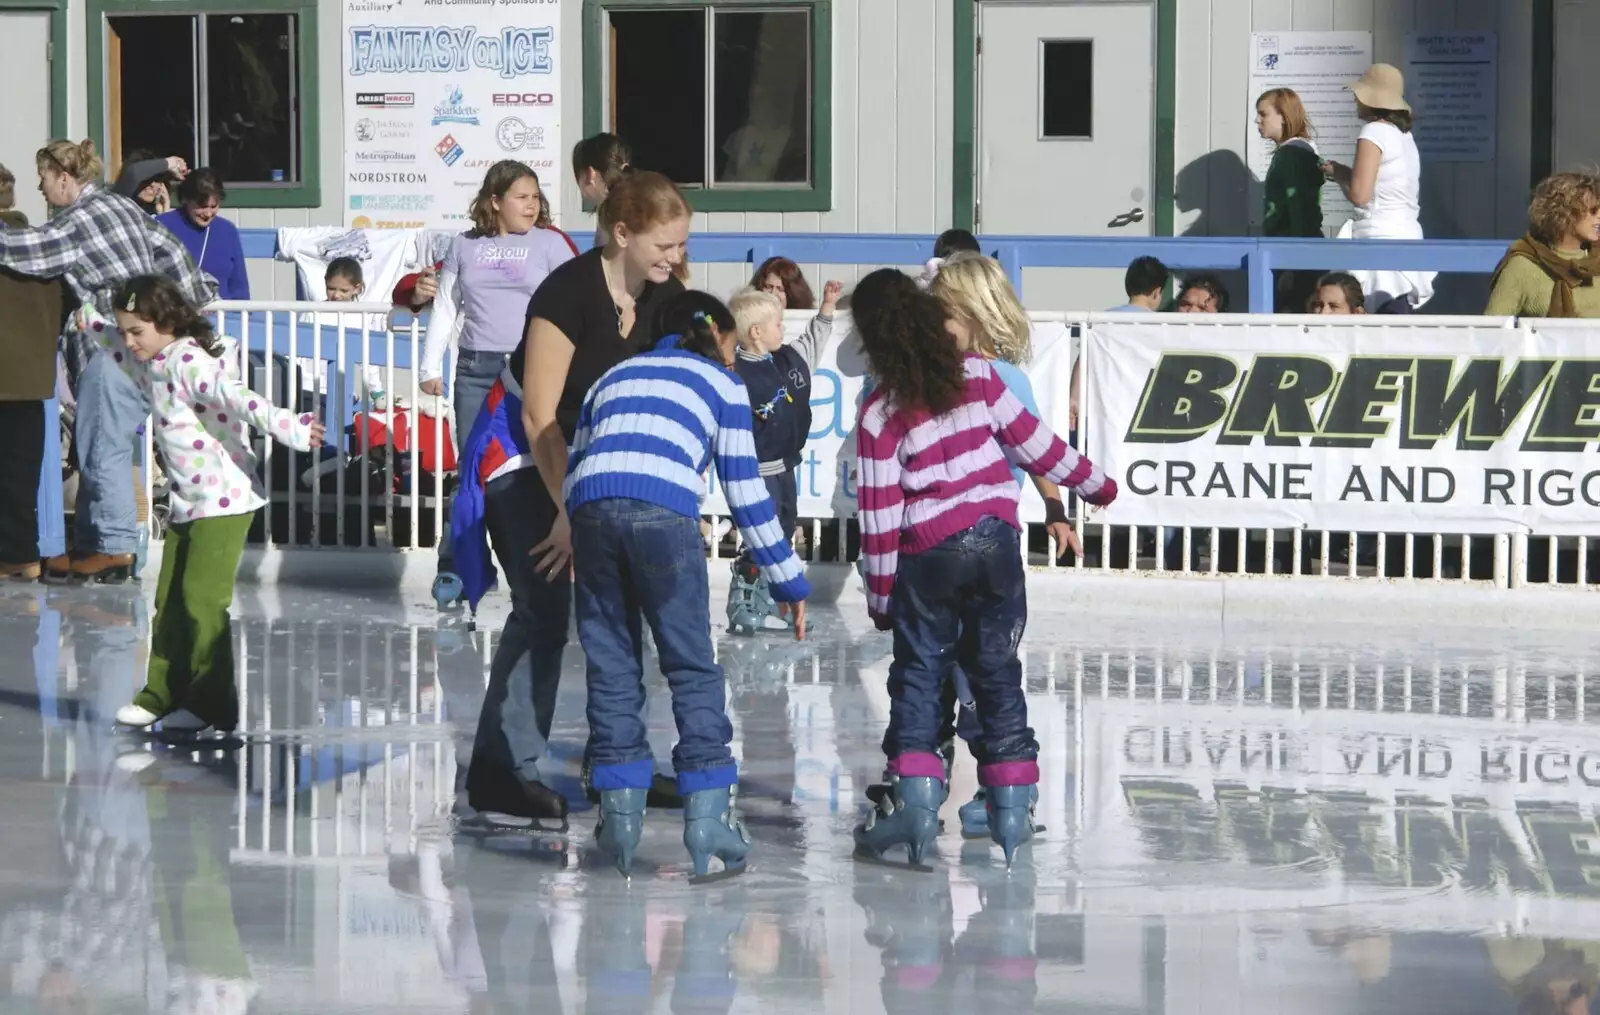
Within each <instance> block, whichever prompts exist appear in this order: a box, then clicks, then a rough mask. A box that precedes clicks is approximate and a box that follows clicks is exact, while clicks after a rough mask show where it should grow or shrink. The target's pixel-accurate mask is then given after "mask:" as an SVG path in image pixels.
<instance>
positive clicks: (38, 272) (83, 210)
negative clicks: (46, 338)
mask: <svg viewBox="0 0 1600 1015" xmlns="http://www.w3.org/2000/svg"><path fill="white" fill-rule="evenodd" d="M0 265H4V266H5V267H7V268H10V269H11V270H13V271H16V272H20V273H21V274H24V275H33V276H36V277H39V278H65V279H66V280H67V284H68V285H70V286H71V287H72V290H73V293H74V295H76V296H77V297H78V298H79V299H81V300H83V301H84V302H85V303H92V304H94V307H95V309H96V310H98V311H100V313H101V314H103V315H104V316H105V317H107V318H111V317H112V316H113V313H114V310H113V308H112V306H111V295H112V293H113V292H115V290H116V288H117V286H119V285H121V284H122V283H124V282H126V281H128V279H130V278H133V277H134V276H135V275H165V276H166V277H168V278H170V279H172V280H173V281H174V282H176V283H178V288H180V289H182V290H183V294H184V295H185V296H187V297H188V298H189V300H190V301H191V302H192V303H194V304H195V306H205V305H206V304H207V303H210V302H211V301H212V300H214V299H216V298H217V283H216V280H215V279H213V278H211V277H210V276H209V275H206V274H204V273H203V272H201V271H200V269H199V268H198V267H197V266H196V265H195V263H194V258H192V257H190V256H189V251H188V250H186V249H185V248H184V246H183V243H182V242H181V241H179V239H178V238H177V237H176V236H174V235H173V234H172V233H171V232H169V231H168V230H167V228H166V227H165V226H163V225H161V223H159V222H157V221H156V220H155V219H154V218H152V217H151V216H150V215H149V214H147V213H146V212H145V210H144V209H143V208H140V207H139V205H138V204H136V203H135V202H133V201H131V200H129V199H128V198H126V197H123V196H122V195H120V194H116V193H113V192H112V191H110V190H108V189H105V188H103V187H100V186H98V185H96V184H92V183H91V184H89V185H87V186H85V187H84V188H83V193H82V194H80V195H79V196H78V199H77V200H76V201H74V202H73V203H72V205H71V206H69V207H67V208H65V209H63V210H62V211H61V212H60V213H59V214H57V215H56V216H55V217H54V218H52V219H51V220H50V221H49V222H46V223H44V224H43V225H39V226H31V227H29V228H26V229H0ZM74 344H75V345H76V343H74ZM91 353H92V349H86V348H72V349H69V350H68V360H69V362H71V361H74V360H75V361H76V365H77V366H78V367H80V368H81V365H82V364H83V363H86V362H88V356H89V354H91ZM72 374H73V376H74V377H75V376H76V375H77V370H76V369H74V370H73V371H72Z"/></svg>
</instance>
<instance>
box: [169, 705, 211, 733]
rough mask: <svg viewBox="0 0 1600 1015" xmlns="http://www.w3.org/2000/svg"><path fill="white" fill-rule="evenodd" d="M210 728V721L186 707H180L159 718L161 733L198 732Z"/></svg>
mask: <svg viewBox="0 0 1600 1015" xmlns="http://www.w3.org/2000/svg"><path fill="white" fill-rule="evenodd" d="M210 728H211V724H210V723H208V722H206V721H205V720H204V719H202V718H200V717H199V716H197V715H195V714H194V713H193V712H191V711H189V710H188V709H186V708H180V709H178V710H177V711H176V712H173V713H172V714H171V715H168V716H166V717H165V718H163V719H162V720H161V730H162V732H163V733H199V732H201V731H202V730H207V729H210Z"/></svg>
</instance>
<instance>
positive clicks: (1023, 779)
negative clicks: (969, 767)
mask: <svg viewBox="0 0 1600 1015" xmlns="http://www.w3.org/2000/svg"><path fill="white" fill-rule="evenodd" d="M1038 781H1039V763H1038V762H1037V761H997V762H995V763H994V764H992V765H979V766H978V785H980V786H1032V785H1034V784H1036V783H1037V782H1038Z"/></svg>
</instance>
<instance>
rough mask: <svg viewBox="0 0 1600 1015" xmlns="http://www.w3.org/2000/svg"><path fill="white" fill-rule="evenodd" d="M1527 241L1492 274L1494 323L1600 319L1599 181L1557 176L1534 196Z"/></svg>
mask: <svg viewBox="0 0 1600 1015" xmlns="http://www.w3.org/2000/svg"><path fill="white" fill-rule="evenodd" d="M1528 224H1529V229H1528V233H1527V235H1526V236H1524V237H1522V239H1520V240H1518V241H1516V242H1515V243H1513V244H1511V247H1510V248H1509V249H1508V250H1507V251H1506V256H1505V257H1503V258H1501V260H1500V265H1499V267H1497V268H1495V270H1494V281H1493V283H1492V285H1491V288H1490V292H1489V305H1488V306H1487V307H1485V308H1484V311H1483V312H1484V313H1485V314H1488V315H1489V316H1491V317H1499V316H1503V315H1505V316H1517V317H1600V286H1596V285H1595V276H1596V275H1600V250H1596V249H1595V245H1596V244H1597V243H1600V177H1596V176H1592V175H1590V174H1588V173H1557V174H1556V175H1555V176H1552V177H1550V178H1549V179H1547V180H1545V181H1544V182H1543V183H1541V184H1539V186H1538V187H1537V188H1536V189H1535V190H1534V192H1533V203H1532V204H1531V205H1529V207H1528Z"/></svg>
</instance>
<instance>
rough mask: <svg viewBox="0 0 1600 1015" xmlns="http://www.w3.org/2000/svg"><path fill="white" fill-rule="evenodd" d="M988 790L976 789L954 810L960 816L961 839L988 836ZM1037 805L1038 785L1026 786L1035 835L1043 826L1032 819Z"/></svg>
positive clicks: (1030, 819)
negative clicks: (969, 797) (969, 798)
mask: <svg viewBox="0 0 1600 1015" xmlns="http://www.w3.org/2000/svg"><path fill="white" fill-rule="evenodd" d="M988 797H989V791H988V790H982V789H980V790H978V792H976V793H974V794H973V795H972V799H971V800H969V801H967V802H966V803H964V804H962V805H961V807H960V809H959V810H957V811H956V813H957V814H959V815H960V816H961V837H962V838H963V839H987V838H988V837H989V803H988ZM1038 806H1039V787H1038V786H1037V785H1034V786H1029V787H1028V820H1029V822H1030V823H1032V825H1033V833H1034V834H1035V835H1037V834H1039V833H1040V832H1042V831H1044V826H1043V825H1041V824H1039V823H1038V822H1037V821H1034V820H1033V818H1034V809H1035V808H1036V807H1038Z"/></svg>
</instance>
